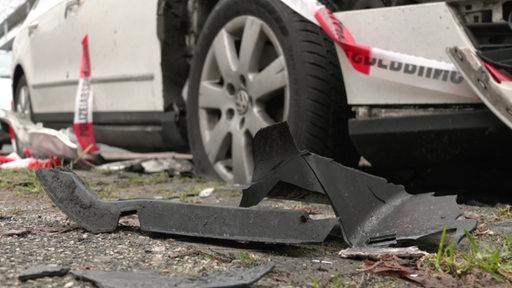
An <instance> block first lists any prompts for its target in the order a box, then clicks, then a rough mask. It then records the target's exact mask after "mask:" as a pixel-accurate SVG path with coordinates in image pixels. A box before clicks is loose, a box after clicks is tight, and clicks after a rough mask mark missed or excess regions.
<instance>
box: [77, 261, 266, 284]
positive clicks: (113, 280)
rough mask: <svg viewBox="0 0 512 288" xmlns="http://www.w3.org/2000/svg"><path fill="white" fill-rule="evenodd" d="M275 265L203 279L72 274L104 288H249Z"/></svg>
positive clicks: (142, 274) (145, 274) (139, 274)
mask: <svg viewBox="0 0 512 288" xmlns="http://www.w3.org/2000/svg"><path fill="white" fill-rule="evenodd" d="M273 268H274V265H273V264H271V265H265V266H257V267H252V268H236V269H231V270H229V271H216V272H213V273H211V274H209V275H206V276H189V277H174V278H168V277H164V276H161V275H159V274H156V273H153V272H137V271H133V272H102V271H94V270H87V271H79V272H71V273H72V274H73V275H74V276H75V278H76V279H78V280H82V281H89V282H93V283H94V284H95V285H97V286H98V287H103V288H135V287H137V288H140V287H162V288H171V287H173V288H178V287H179V288H195V287H197V288H213V287H219V288H222V287H248V286H250V285H251V284H254V283H256V282H257V281H258V280H260V279H261V278H262V277H263V276H265V275H266V274H267V273H269V272H270V271H271V270H272V269H273Z"/></svg>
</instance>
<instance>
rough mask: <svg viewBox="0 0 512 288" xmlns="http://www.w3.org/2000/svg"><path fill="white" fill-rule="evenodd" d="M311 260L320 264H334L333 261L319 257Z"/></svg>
mask: <svg viewBox="0 0 512 288" xmlns="http://www.w3.org/2000/svg"><path fill="white" fill-rule="evenodd" d="M311 262H313V263H320V264H327V265H332V264H333V263H332V261H325V260H318V259H313V260H311Z"/></svg>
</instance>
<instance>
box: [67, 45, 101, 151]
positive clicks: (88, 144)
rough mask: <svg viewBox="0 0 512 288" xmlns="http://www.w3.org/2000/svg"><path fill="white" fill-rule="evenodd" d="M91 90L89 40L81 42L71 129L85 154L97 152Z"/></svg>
mask: <svg viewBox="0 0 512 288" xmlns="http://www.w3.org/2000/svg"><path fill="white" fill-rule="evenodd" d="M92 110H93V89H92V84H91V59H90V56H89V40H88V36H85V37H84V38H83V40H82V67H81V69H80V81H79V82H78V90H77V93H76V98H75V117H74V121H73V127H74V130H75V134H76V138H77V140H78V143H79V144H80V147H81V148H82V150H83V151H86V152H87V153H94V152H98V151H99V149H98V146H97V145H96V138H95V137H94V127H93V121H92Z"/></svg>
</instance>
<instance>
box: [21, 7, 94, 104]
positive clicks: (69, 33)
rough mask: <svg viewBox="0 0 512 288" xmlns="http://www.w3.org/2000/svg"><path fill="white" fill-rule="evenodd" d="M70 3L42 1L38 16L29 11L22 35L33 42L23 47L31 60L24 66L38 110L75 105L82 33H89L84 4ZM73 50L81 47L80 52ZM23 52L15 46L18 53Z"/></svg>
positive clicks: (33, 102)
mask: <svg viewBox="0 0 512 288" xmlns="http://www.w3.org/2000/svg"><path fill="white" fill-rule="evenodd" d="M68 3H69V2H68V1H56V0H46V1H40V3H39V4H38V5H37V6H36V7H35V8H34V10H33V12H34V14H35V15H36V16H32V15H29V17H28V19H27V20H26V21H25V23H24V25H23V27H22V30H21V31H20V34H19V36H18V38H25V39H24V40H25V41H26V42H30V45H26V46H25V47H20V48H22V49H23V48H24V51H23V53H25V57H24V60H25V61H27V62H28V63H25V64H24V65H23V67H24V69H25V75H26V78H27V80H28V83H29V85H30V93H31V102H32V109H33V112H34V113H51V112H62V111H68V110H70V109H71V111H72V109H73V107H74V95H75V93H76V87H77V83H78V77H79V72H80V71H79V68H80V60H81V59H80V51H81V43H80V40H81V37H80V35H81V34H82V33H85V20H86V19H85V18H84V16H85V15H84V11H83V9H82V8H83V7H82V5H81V4H77V5H76V7H72V8H73V11H71V10H70V9H69V8H68V6H67V4H68ZM67 10H68V11H67ZM22 42H23V41H22ZM70 51H77V53H76V55H77V56H75V54H74V53H72V52H70ZM20 52H21V51H19V50H15V53H16V54H18V53H20ZM77 67H78V68H77Z"/></svg>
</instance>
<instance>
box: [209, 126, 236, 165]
mask: <svg viewBox="0 0 512 288" xmlns="http://www.w3.org/2000/svg"><path fill="white" fill-rule="evenodd" d="M208 136H209V139H205V141H204V146H205V149H206V155H208V159H210V162H211V163H215V162H217V161H219V160H222V158H223V157H224V156H225V155H226V153H227V151H228V149H229V145H230V144H231V143H229V138H230V133H229V128H228V126H227V123H226V122H225V121H222V120H221V121H219V122H218V123H217V125H215V127H214V128H213V130H211V131H209V133H208Z"/></svg>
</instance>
